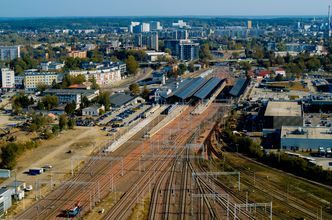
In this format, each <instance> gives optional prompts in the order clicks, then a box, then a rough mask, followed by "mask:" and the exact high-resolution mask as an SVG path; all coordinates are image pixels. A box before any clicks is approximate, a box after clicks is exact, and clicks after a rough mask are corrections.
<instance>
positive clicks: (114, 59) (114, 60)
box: [110, 55, 119, 63]
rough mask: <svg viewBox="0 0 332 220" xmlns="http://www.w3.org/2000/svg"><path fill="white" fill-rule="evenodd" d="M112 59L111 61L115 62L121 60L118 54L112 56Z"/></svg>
mask: <svg viewBox="0 0 332 220" xmlns="http://www.w3.org/2000/svg"><path fill="white" fill-rule="evenodd" d="M110 60H111V62H113V63H116V62H119V59H118V58H117V57H116V56H114V55H113V56H111V58H110Z"/></svg>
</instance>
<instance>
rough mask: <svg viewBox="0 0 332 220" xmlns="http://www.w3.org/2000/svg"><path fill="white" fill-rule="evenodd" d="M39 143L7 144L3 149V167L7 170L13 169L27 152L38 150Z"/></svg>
mask: <svg viewBox="0 0 332 220" xmlns="http://www.w3.org/2000/svg"><path fill="white" fill-rule="evenodd" d="M37 146H38V143H37V142H35V141H28V142H25V143H7V144H5V145H4V146H3V147H2V148H1V155H0V157H1V163H0V165H1V167H3V168H5V169H13V168H14V166H15V165H16V160H17V158H18V157H19V156H20V155H22V154H23V153H24V152H25V151H26V150H30V149H33V148H36V147H37Z"/></svg>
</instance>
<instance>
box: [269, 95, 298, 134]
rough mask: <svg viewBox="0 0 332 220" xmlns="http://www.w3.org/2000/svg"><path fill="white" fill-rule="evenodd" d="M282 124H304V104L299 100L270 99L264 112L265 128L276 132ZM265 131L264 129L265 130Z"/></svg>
mask: <svg viewBox="0 0 332 220" xmlns="http://www.w3.org/2000/svg"><path fill="white" fill-rule="evenodd" d="M282 126H297V127H301V126H303V110H302V105H301V104H299V103H297V102H276V101H270V102H268V104H267V107H266V110H265V114H264V127H263V128H264V130H265V132H266V131H269V130H270V131H271V132H275V131H276V130H280V129H281V127H282ZM263 132H264V131H263Z"/></svg>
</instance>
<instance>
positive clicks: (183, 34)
mask: <svg viewBox="0 0 332 220" xmlns="http://www.w3.org/2000/svg"><path fill="white" fill-rule="evenodd" d="M176 32H177V35H176V36H177V38H176V39H178V40H187V39H188V37H189V35H188V30H185V29H183V30H177V31H176Z"/></svg>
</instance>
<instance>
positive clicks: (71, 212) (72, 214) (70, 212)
mask: <svg viewBox="0 0 332 220" xmlns="http://www.w3.org/2000/svg"><path fill="white" fill-rule="evenodd" d="M81 210H82V206H81V203H80V202H77V203H76V204H75V206H74V207H73V208H71V209H68V210H66V216H67V217H68V218H72V217H76V216H77V215H78V214H80V212H81Z"/></svg>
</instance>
